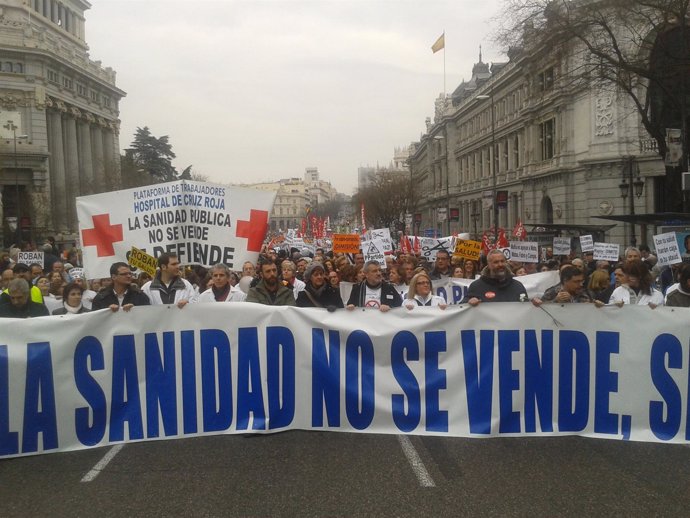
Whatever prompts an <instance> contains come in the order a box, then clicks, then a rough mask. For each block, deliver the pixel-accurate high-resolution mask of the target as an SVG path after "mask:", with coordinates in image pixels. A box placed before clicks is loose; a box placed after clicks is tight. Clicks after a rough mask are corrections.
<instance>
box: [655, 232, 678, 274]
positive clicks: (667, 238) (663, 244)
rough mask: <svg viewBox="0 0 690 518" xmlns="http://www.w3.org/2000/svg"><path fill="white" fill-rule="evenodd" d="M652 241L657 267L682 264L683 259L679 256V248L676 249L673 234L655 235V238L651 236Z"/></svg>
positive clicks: (675, 240)
mask: <svg viewBox="0 0 690 518" xmlns="http://www.w3.org/2000/svg"><path fill="white" fill-rule="evenodd" d="M653 239H654V248H655V249H656V257H657V259H658V264H659V265H661V266H665V265H667V264H677V263H682V262H683V258H682V257H681V255H680V248H678V241H677V239H676V233H675V232H666V233H665V234H657V235H656V236H653Z"/></svg>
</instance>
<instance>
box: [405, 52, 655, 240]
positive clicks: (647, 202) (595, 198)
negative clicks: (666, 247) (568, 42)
mask: <svg viewBox="0 0 690 518" xmlns="http://www.w3.org/2000/svg"><path fill="white" fill-rule="evenodd" d="M572 66H574V65H573V63H572V61H571V60H570V57H568V56H563V55H558V54H556V53H553V52H550V49H544V48H542V49H530V50H529V51H525V50H523V49H515V50H514V51H513V52H511V53H510V55H509V61H508V62H506V63H494V64H493V65H491V66H489V65H488V64H486V63H484V62H483V61H482V57H481V54H480V56H479V62H478V63H476V64H475V65H474V68H473V71H472V78H471V80H470V81H468V82H463V83H462V84H460V85H459V86H458V87H457V89H456V90H455V91H454V92H453V93H452V95H449V96H447V97H446V98H443V96H440V97H439V98H438V99H437V100H436V114H435V117H434V120H433V122H432V121H431V120H430V119H428V120H427V132H426V133H425V134H424V135H422V137H421V139H420V141H419V142H414V143H412V151H411V156H410V167H411V174H412V177H413V181H414V182H415V183H416V184H417V185H419V186H420V189H421V191H422V199H421V202H420V204H419V205H418V210H417V214H415V222H416V223H415V231H417V232H420V233H423V232H424V231H427V232H436V233H438V234H446V233H452V232H469V233H471V234H473V235H474V236H478V235H481V233H482V231H484V230H487V229H489V228H490V227H491V226H492V225H494V223H495V219H496V216H498V224H499V226H501V227H504V228H507V229H509V230H511V229H512V228H513V225H515V223H516V222H517V220H518V219H521V220H522V221H523V222H524V223H525V224H527V225H531V226H532V228H534V227H543V228H544V229H547V230H548V229H552V230H553V231H559V232H565V234H568V232H569V231H572V234H571V235H579V234H580V233H584V234H586V233H590V232H594V233H595V234H598V235H597V236H596V237H598V238H599V239H606V240H607V241H611V242H619V243H621V244H624V243H626V244H627V243H630V242H631V241H633V239H632V237H633V236H634V233H632V234H631V230H630V228H626V227H624V226H623V225H618V226H616V227H614V228H612V229H610V230H608V229H607V228H606V227H607V226H609V225H613V223H612V222H610V221H609V222H607V221H604V220H600V219H595V218H593V216H609V215H612V214H627V213H628V212H629V211H630V209H631V208H632V209H634V211H636V212H637V213H648V212H653V211H654V210H655V199H656V196H657V193H656V190H657V189H658V187H657V185H658V182H656V181H655V180H654V179H655V178H658V177H662V176H663V175H664V174H665V168H664V163H663V161H662V160H661V159H660V157H659V155H658V153H657V146H656V142H655V141H653V140H652V139H651V138H650V137H649V136H648V135H647V133H646V132H645V130H644V128H643V127H642V125H641V124H640V122H639V116H638V115H637V113H636V111H635V109H634V107H633V106H632V105H631V102H630V100H629V99H628V98H626V97H625V96H624V95H617V94H616V92H615V91H603V90H597V89H594V88H582V87H581V86H580V87H579V86H576V85H573V84H572V83H571V82H570V81H569V70H570V67H572ZM631 166H632V167H634V170H635V177H636V178H635V183H636V184H637V187H639V188H641V191H640V193H639V194H640V196H639V197H637V196H632V195H631V196H629V197H627V198H624V197H622V195H621V183H622V182H625V181H626V180H625V178H626V171H628V169H627V168H629V167H631ZM628 176H630V175H628ZM631 179H632V178H631ZM494 193H496V196H495V198H496V200H497V206H498V208H497V209H496V208H495V207H494V205H493V203H494ZM631 204H632V206H631ZM446 214H449V215H456V217H455V218H447V217H445V215H446ZM451 219H453V220H454V221H451ZM587 227H590V228H587ZM595 227H598V228H595ZM528 228H530V227H528ZM633 228H634V227H633ZM597 230H599V232H597ZM652 231H653V229H651V228H650V229H647V228H646V227H643V228H642V229H641V232H642V239H641V241H638V242H645V243H650V242H651V234H652ZM551 235H553V234H551ZM638 235H639V234H638Z"/></svg>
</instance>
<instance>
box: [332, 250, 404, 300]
mask: <svg viewBox="0 0 690 518" xmlns="http://www.w3.org/2000/svg"><path fill="white" fill-rule="evenodd" d="M364 275H365V279H364V280H363V281H362V282H360V283H359V284H355V285H354V286H353V287H352V293H350V298H349V299H348V301H347V306H346V308H347V309H349V310H353V309H355V308H356V307H358V308H377V309H378V310H379V311H382V312H384V313H385V312H386V311H388V310H390V309H391V308H399V307H400V306H402V298H401V297H400V294H399V293H398V292H397V291H396V289H395V287H394V286H393V285H392V284H391V283H389V282H386V281H384V280H383V274H382V273H381V265H380V264H379V263H378V261H367V262H366V263H364Z"/></svg>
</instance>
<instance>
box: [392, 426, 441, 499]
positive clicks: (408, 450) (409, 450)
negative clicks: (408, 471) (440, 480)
mask: <svg viewBox="0 0 690 518" xmlns="http://www.w3.org/2000/svg"><path fill="white" fill-rule="evenodd" d="M398 442H399V443H400V447H401V448H402V450H403V453H404V454H405V457H407V461H408V462H409V463H410V466H411V467H412V471H414V474H415V475H416V476H417V480H419V485H420V486H422V487H436V484H435V483H434V479H433V478H431V475H429V472H428V471H427V470H426V467H425V466H424V462H422V459H421V457H420V456H419V453H417V450H415V448H414V446H413V445H412V442H410V439H409V438H408V437H407V436H406V435H398Z"/></svg>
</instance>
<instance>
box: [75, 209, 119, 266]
mask: <svg viewBox="0 0 690 518" xmlns="http://www.w3.org/2000/svg"><path fill="white" fill-rule="evenodd" d="M91 219H92V220H93V228H89V229H86V230H82V231H81V242H82V244H83V245H84V246H95V247H96V253H97V254H98V257H108V256H110V255H115V249H114V248H113V243H117V242H118V241H122V240H123V239H122V225H119V224H118V225H111V224H110V214H98V215H97V216H91Z"/></svg>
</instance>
